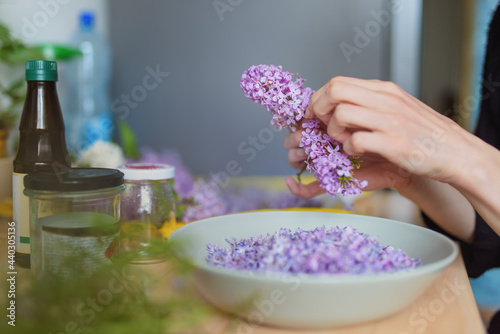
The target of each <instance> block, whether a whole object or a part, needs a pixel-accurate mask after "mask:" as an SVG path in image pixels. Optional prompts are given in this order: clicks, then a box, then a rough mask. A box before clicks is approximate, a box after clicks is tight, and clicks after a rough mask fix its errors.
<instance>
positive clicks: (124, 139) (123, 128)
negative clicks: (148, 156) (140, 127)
mask: <svg viewBox="0 0 500 334" xmlns="http://www.w3.org/2000/svg"><path fill="white" fill-rule="evenodd" d="M118 132H119V134H120V139H121V146H122V148H123V153H124V154H125V156H126V157H128V158H131V159H138V158H139V157H140V153H139V148H138V146H137V139H136V137H135V134H134V131H133V130H132V128H131V127H130V125H128V123H127V122H126V121H124V120H120V121H119V122H118Z"/></svg>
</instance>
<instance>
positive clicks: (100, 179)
mask: <svg viewBox="0 0 500 334" xmlns="http://www.w3.org/2000/svg"><path fill="white" fill-rule="evenodd" d="M122 184H123V173H122V172H120V171H119V170H116V169H109V168H67V169H64V170H62V171H59V172H32V173H29V174H28V175H26V176H25V177H24V187H25V188H26V189H28V190H46V191H89V190H101V189H106V188H114V187H118V186H121V185H122Z"/></svg>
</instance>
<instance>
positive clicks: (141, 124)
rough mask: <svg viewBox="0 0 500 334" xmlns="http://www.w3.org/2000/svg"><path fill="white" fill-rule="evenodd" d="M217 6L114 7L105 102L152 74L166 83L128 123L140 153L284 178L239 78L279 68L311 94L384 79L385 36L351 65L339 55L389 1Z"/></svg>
mask: <svg viewBox="0 0 500 334" xmlns="http://www.w3.org/2000/svg"><path fill="white" fill-rule="evenodd" d="M224 3H226V5H227V6H229V7H222V8H221V10H220V11H219V13H218V12H217V11H216V9H215V7H214V2H212V1H199V0H182V1H180V0H179V1H155V2H151V1H149V2H143V1H141V2H139V1H134V0H112V1H111V2H110V14H111V15H110V32H109V34H110V36H111V39H110V40H111V45H112V48H113V52H114V58H113V59H114V67H113V70H114V76H113V85H112V93H111V96H112V100H113V99H116V98H119V97H120V96H121V94H123V93H126V94H130V93H131V91H132V89H133V87H134V86H135V85H140V84H141V83H142V80H143V77H144V76H145V75H146V74H147V71H146V70H145V68H146V67H147V66H149V67H151V68H155V67H156V66H159V68H160V69H161V70H162V71H165V72H168V73H169V76H168V77H166V78H165V80H164V81H163V82H162V83H161V84H160V85H159V86H158V87H157V88H156V89H154V90H151V91H149V92H148V95H147V98H145V99H144V101H141V102H139V103H137V104H138V106H137V107H136V108H135V109H132V108H130V114H129V115H128V116H127V121H128V122H130V124H131V125H132V127H133V128H134V130H135V131H136V134H137V136H138V139H139V142H140V143H141V144H142V145H147V146H150V147H152V148H154V149H162V148H164V147H171V148H176V149H178V150H179V152H180V153H181V154H182V157H183V159H184V160H185V162H186V163H187V164H188V165H189V166H190V167H191V168H192V170H193V171H194V172H195V173H209V172H214V173H216V172H218V171H222V170H225V169H226V164H227V162H229V161H231V160H235V161H237V162H238V163H239V165H240V166H241V167H242V172H241V175H258V174H290V173H292V172H293V171H292V170H291V168H290V167H289V166H288V163H287V152H286V150H284V149H283V147H282V138H283V136H284V131H283V132H282V133H272V132H271V131H269V130H267V129H269V128H270V125H269V122H270V119H271V118H270V115H269V114H268V113H267V112H266V110H265V109H264V108H263V107H261V106H259V105H256V104H253V103H252V102H251V101H250V100H248V99H246V98H245V97H244V95H243V93H242V91H241V89H240V87H239V81H240V77H241V74H242V73H243V71H245V70H246V69H247V68H248V67H249V66H251V65H254V64H255V65H257V64H275V65H282V66H283V67H284V68H285V69H288V70H290V71H291V72H295V73H299V74H300V75H301V76H302V77H303V78H306V79H307V85H308V86H310V87H311V88H313V89H315V90H316V89H318V88H320V87H321V86H322V85H323V84H324V83H326V82H327V81H328V80H329V79H330V78H331V77H333V76H336V75H348V76H356V77H362V78H378V79H388V78H389V57H388V56H389V54H388V52H389V48H388V46H389V33H390V30H389V28H384V27H382V28H381V29H380V33H378V34H377V35H376V36H374V37H373V38H371V41H370V43H369V44H368V45H367V46H366V47H365V48H363V49H360V50H361V52H359V54H358V53H354V54H353V55H352V60H351V62H350V63H349V62H348V61H347V60H346V58H345V57H344V55H343V53H342V50H341V48H340V47H339V45H340V44H341V43H342V42H346V43H348V44H350V45H353V46H354V37H355V35H356V32H355V31H354V30H353V29H354V27H356V26H359V27H361V28H364V26H365V24H366V23H367V22H369V21H370V20H373V17H372V15H371V14H370V11H377V12H378V11H380V10H381V9H382V8H384V7H386V6H387V5H388V2H387V1H383V0H377V1H373V0H364V1H332V0H309V1H303V0H299V1H297V0H295V1H290V0H272V1H269V0H251V1H249V0H246V1H233V2H227V1H224ZM230 3H233V4H238V5H237V6H231V5H229V4H230ZM228 8H231V10H229V9H228ZM373 31H374V32H376V30H375V29H374V30H373ZM117 114H120V115H122V112H119V113H117ZM263 129H266V130H263ZM271 133H272V135H270V134H271ZM249 136H251V137H255V138H256V141H257V142H256V143H255V142H252V141H251V139H249ZM238 148H239V149H238ZM248 160H250V161H248Z"/></svg>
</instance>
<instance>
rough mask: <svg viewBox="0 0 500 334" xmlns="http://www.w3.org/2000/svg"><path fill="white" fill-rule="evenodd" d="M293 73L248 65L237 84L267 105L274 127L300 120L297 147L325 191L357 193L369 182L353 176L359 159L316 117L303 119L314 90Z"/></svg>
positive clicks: (292, 128) (292, 127) (293, 127)
mask: <svg viewBox="0 0 500 334" xmlns="http://www.w3.org/2000/svg"><path fill="white" fill-rule="evenodd" d="M294 77H295V74H294V73H290V72H288V71H285V70H283V68H282V67H281V66H274V65H258V66H251V67H250V68H249V69H248V70H246V71H245V72H244V73H243V75H242V76H241V80H240V87H241V89H242V90H243V92H244V93H245V96H246V97H247V98H249V99H251V100H252V101H253V102H254V103H259V104H261V105H262V106H264V107H266V109H267V111H268V112H269V113H270V114H271V115H272V120H271V123H272V124H273V125H274V126H275V127H276V128H277V129H283V128H285V129H289V130H290V131H295V130H297V128H298V127H300V122H301V121H302V128H303V131H302V137H301V142H300V147H303V148H304V151H305V153H306V154H307V156H308V158H307V159H306V160H305V162H306V165H307V170H308V171H309V172H312V173H314V176H315V177H316V179H317V180H318V181H320V186H321V187H322V188H324V189H325V191H326V192H327V193H329V194H330V195H332V196H334V197H335V196H337V195H339V194H341V195H343V196H351V195H357V194H360V193H361V191H362V189H363V188H365V187H366V186H367V185H368V182H367V181H366V180H364V181H362V180H358V179H356V178H355V177H354V170H355V169H357V168H359V166H360V161H359V159H358V158H357V157H352V156H349V155H348V154H347V153H345V152H344V151H343V149H342V144H341V143H340V142H338V141H336V140H334V139H332V138H331V137H330V136H329V135H328V134H326V133H325V132H324V131H323V130H322V129H321V124H322V123H321V121H320V120H319V119H318V118H315V119H309V120H305V119H304V114H305V111H306V109H307V106H308V105H309V99H310V98H311V95H312V94H313V93H314V91H313V90H312V89H311V88H309V87H304V83H305V80H304V79H302V78H300V77H297V79H295V80H294Z"/></svg>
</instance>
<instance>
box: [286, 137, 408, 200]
mask: <svg viewBox="0 0 500 334" xmlns="http://www.w3.org/2000/svg"><path fill="white" fill-rule="evenodd" d="M301 134H302V131H301V130H297V131H294V132H291V133H289V134H287V135H286V136H285V138H284V140H283V146H284V147H285V148H286V149H287V150H288V162H289V163H290V166H292V167H293V168H295V169H298V170H302V169H303V168H304V166H305V160H306V159H307V156H306V154H305V152H304V149H303V148H301V147H300V146H299V144H300V138H301ZM360 161H361V163H360V164H361V168H360V169H357V170H355V171H354V174H355V176H356V178H357V179H359V180H367V181H368V186H367V187H366V188H364V190H377V189H384V188H394V189H397V190H401V189H403V188H406V187H408V186H409V184H410V182H411V180H412V179H413V175H412V174H411V173H409V172H407V171H406V170H404V169H402V168H399V167H398V166H396V165H394V164H392V163H391V162H389V161H387V160H386V159H384V158H383V157H380V156H377V155H373V154H372V155H370V154H366V155H364V156H361V157H360ZM285 182H286V184H287V186H288V188H289V189H290V192H291V193H292V194H294V195H297V196H301V197H306V198H310V197H314V196H317V195H319V194H322V193H324V192H325V190H324V189H323V188H321V187H320V183H319V182H318V181H315V182H312V183H309V184H299V183H297V182H296V181H295V180H294V179H293V178H292V177H287V178H286V179H285Z"/></svg>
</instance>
